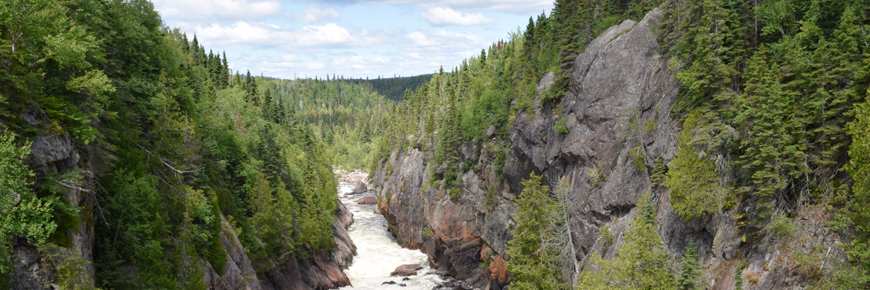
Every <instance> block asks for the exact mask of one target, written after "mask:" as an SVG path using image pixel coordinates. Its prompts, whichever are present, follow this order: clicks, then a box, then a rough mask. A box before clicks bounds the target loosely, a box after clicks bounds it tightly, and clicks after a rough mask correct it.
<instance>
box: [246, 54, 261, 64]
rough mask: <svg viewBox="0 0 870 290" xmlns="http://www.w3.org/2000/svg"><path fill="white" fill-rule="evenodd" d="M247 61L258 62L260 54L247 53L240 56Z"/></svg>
mask: <svg viewBox="0 0 870 290" xmlns="http://www.w3.org/2000/svg"><path fill="white" fill-rule="evenodd" d="M242 59H244V60H245V61H247V62H258V61H260V56H259V55H256V54H249V55H248V56H246V57H244V58H242Z"/></svg>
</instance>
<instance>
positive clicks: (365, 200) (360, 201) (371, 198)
mask: <svg viewBox="0 0 870 290" xmlns="http://www.w3.org/2000/svg"><path fill="white" fill-rule="evenodd" d="M356 203H358V204H377V203H378V200H377V199H376V198H375V197H374V196H366V197H363V198H360V199H357V200H356Z"/></svg>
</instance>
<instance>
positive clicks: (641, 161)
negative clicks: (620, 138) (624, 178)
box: [628, 144, 647, 171]
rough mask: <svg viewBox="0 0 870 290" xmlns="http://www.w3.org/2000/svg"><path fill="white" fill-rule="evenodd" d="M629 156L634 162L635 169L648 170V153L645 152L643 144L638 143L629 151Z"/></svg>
mask: <svg viewBox="0 0 870 290" xmlns="http://www.w3.org/2000/svg"><path fill="white" fill-rule="evenodd" d="M628 158H631V162H632V164H634V169H636V170H639V171H646V161H645V160H646V158H647V155H646V153H644V152H643V146H642V145H640V144H638V145H637V146H635V147H634V148H632V149H631V150H629V151H628Z"/></svg>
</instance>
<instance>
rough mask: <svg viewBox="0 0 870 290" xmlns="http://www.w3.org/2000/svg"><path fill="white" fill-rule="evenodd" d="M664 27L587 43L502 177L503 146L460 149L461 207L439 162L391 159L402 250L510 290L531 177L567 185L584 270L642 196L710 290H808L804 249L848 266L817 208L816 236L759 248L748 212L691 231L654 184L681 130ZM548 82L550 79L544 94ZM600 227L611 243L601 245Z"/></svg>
mask: <svg viewBox="0 0 870 290" xmlns="http://www.w3.org/2000/svg"><path fill="white" fill-rule="evenodd" d="M661 18H662V13H661V11H659V10H658V9H656V10H653V11H651V12H650V13H649V14H647V15H646V17H644V19H643V20H641V21H639V22H635V21H631V20H627V21H625V22H623V23H621V24H619V25H616V26H613V27H610V28H609V29H607V30H606V31H604V32H603V33H601V35H599V36H598V37H597V38H596V39H594V40H593V41H592V42H591V43H589V45H588V46H587V47H586V49H585V51H584V52H583V53H582V54H580V55H578V56H577V58H576V59H575V61H574V64H573V69H572V71H571V82H570V85H569V89H568V91H567V92H566V94H565V96H564V97H563V98H561V99H559V100H557V101H555V102H554V101H552V100H550V101H542V100H541V98H540V97H539V98H537V99H536V100H535V104H534V105H533V106H532V107H531V108H529V109H527V110H524V111H521V112H519V113H518V114H517V116H516V119H515V121H514V122H513V123H512V124H511V125H510V128H509V141H510V144H512V145H511V147H510V152H509V153H508V154H507V160H506V162H505V164H504V169H503V173H502V174H498V173H496V172H495V168H496V165H495V162H494V160H495V158H494V153H492V152H495V150H497V149H495V148H494V147H496V146H493V145H491V144H492V143H495V142H500V140H498V139H497V138H495V137H493V138H491V140H487V142H481V143H482V144H473V143H471V142H469V143H467V144H465V145H464V146H462V150H461V156H462V161H465V162H467V161H473V162H477V163H476V166H475V167H476V170H468V171H466V172H463V173H462V174H461V184H462V191H461V193H460V194H459V196H458V197H456V198H450V197H449V196H448V194H447V192H448V190H447V189H446V188H444V186H442V185H440V183H435V184H431V183H430V180H429V179H430V172H434V173H437V172H439V167H441V164H433V163H431V160H429V158H428V156H427V155H426V154H425V153H423V152H421V151H419V150H418V149H415V148H410V149H407V150H405V151H397V150H393V151H392V152H391V154H390V156H389V159H388V160H387V161H386V162H389V165H390V166H389V167H390V168H391V169H392V170H391V171H390V172H389V173H388V172H386V171H385V170H384V168H381V169H379V170H378V171H376V172H375V174H374V178H373V184H372V188H374V190H375V191H376V192H377V195H378V198H379V200H380V203H379V210H380V211H381V212H382V213H383V214H384V216H385V217H386V218H387V221H388V222H389V225H390V229H391V231H392V232H393V233H395V234H396V236H397V237H398V240H399V242H400V243H402V244H403V245H404V246H405V247H408V248H421V249H422V250H423V251H425V252H426V253H427V254H428V256H429V262H430V264H431V265H432V266H433V268H435V269H437V270H438V271H441V272H443V273H446V274H448V275H450V276H453V277H455V278H457V279H465V284H466V285H474V286H476V287H480V288H482V289H483V288H488V289H501V288H503V287H504V286H505V285H507V284H509V280H510V274H509V273H507V271H506V267H505V262H506V261H507V260H509V259H510V257H508V256H507V255H506V254H505V250H506V249H507V248H508V241H509V240H510V239H511V238H512V236H511V234H510V229H511V228H512V227H513V225H514V224H515V222H514V220H513V217H512V215H513V214H514V213H515V212H516V208H515V205H514V203H513V200H514V198H515V197H516V195H517V194H518V193H520V192H521V191H522V189H523V188H522V184H521V181H522V180H524V179H526V178H528V177H529V175H530V173H532V172H535V173H537V174H542V175H543V176H544V180H545V182H546V183H547V184H548V185H550V187H551V188H555V187H557V186H559V184H560V183H562V182H564V183H565V184H566V185H567V188H566V189H567V191H568V195H569V200H570V201H572V202H571V203H570V204H569V206H570V210H569V211H570V213H569V214H570V235H571V240H572V242H573V250H574V258H575V260H576V262H577V264H578V265H582V264H585V263H587V261H588V259H589V257H590V254H592V253H593V252H597V253H598V254H600V255H602V256H603V257H604V258H606V259H611V258H613V257H614V256H615V255H616V252H617V250H618V249H619V248H620V247H621V246H622V245H623V238H624V235H625V233H626V232H627V230H628V228H629V225H630V224H631V222H632V221H633V220H634V219H635V218H636V216H637V214H638V211H639V207H638V206H637V202H638V199H639V198H640V196H641V195H643V194H644V193H646V192H650V193H651V194H652V196H653V198H652V200H653V201H654V203H655V204H654V206H655V208H656V212H657V224H658V233H659V234H660V235H661V237H662V239H663V241H664V243H665V244H666V248H667V250H668V252H669V253H670V254H671V255H672V256H674V257H681V256H682V255H683V253H684V252H685V250H686V247H687V245H688V243H689V240H694V242H695V244H696V245H697V251H698V253H699V255H700V259H701V264H703V265H705V267H704V279H705V280H706V281H707V282H708V283H709V284H710V285H715V286H714V288H713V289H734V285H735V281H736V280H737V279H735V277H737V276H738V275H739V276H746V275H750V276H751V277H752V279H748V280H747V281H750V280H751V282H747V284H744V287H745V288H751V289H774V288H781V287H786V288H791V287H801V286H800V285H805V284H800V283H805V281H804V282H801V280H800V277H801V276H800V274H799V273H797V272H796V271H798V270H795V269H796V268H797V267H798V266H795V265H797V264H798V263H796V262H795V261H794V260H792V259H791V258H790V255H792V254H793V253H797V252H799V251H810V252H813V253H814V254H813V255H815V256H819V255H821V256H825V257H828V258H831V259H834V260H840V261H843V259H844V258H843V257H844V256H843V254H842V250H840V249H839V248H838V247H837V246H836V239H837V237H836V235H835V234H833V233H832V232H831V231H830V230H829V229H827V228H826V227H825V226H824V222H819V219H817V218H812V217H813V216H816V215H821V213H820V212H821V211H822V210H821V209H818V210H816V211H813V210H810V209H806V210H803V211H801V212H799V213H798V214H797V217H796V218H795V221H797V223H798V224H799V225H800V226H801V227H802V231H805V232H808V233H811V235H807V237H808V238H806V239H801V241H800V242H799V243H798V244H797V245H791V246H787V245H786V243H784V242H782V241H780V240H777V239H774V238H772V237H766V238H765V239H764V241H756V242H755V243H753V244H747V243H746V242H745V241H744V240H742V239H741V237H740V234H739V233H740V230H738V221H737V220H735V219H734V218H733V216H735V214H736V213H737V210H738V209H739V208H740V207H741V206H744V207H746V206H749V205H737V206H735V207H733V208H732V209H730V211H729V212H723V213H720V214H715V215H711V216H708V217H706V218H703V219H696V220H693V221H692V222H687V221H686V220H685V219H683V218H682V217H680V216H679V215H677V214H675V213H674V210H673V209H672V208H671V205H670V192H669V191H668V190H667V189H664V188H663V187H655V186H654V184H653V182H652V180H651V176H652V175H653V170H654V169H655V164H656V161H657V160H660V161H661V164H662V165H663V166H667V165H668V164H669V163H670V162H671V161H672V160H673V159H674V158H675V156H676V153H677V151H678V150H679V147H678V142H677V137H678V136H679V134H680V130H681V127H680V125H679V118H678V116H674V114H672V112H671V107H672V106H673V104H674V102H675V98H676V96H677V93H678V89H679V87H680V84H679V83H678V81H677V80H676V79H675V78H674V76H675V72H674V71H671V70H669V69H668V62H669V59H668V58H666V57H664V56H662V55H661V53H660V51H659V45H658V42H657V39H656V35H655V33H653V31H652V30H653V29H654V28H655V27H656V24H657V23H658V21H659V20H660V19H661ZM552 83H553V75H552V74H548V75H547V76H545V77H544V78H543V79H541V81H540V83H539V86H538V92H539V93H540V92H543V91H544V90H545V89H547V87H548V86H549V85H550V84H552ZM557 108H559V109H561V110H556V109H557ZM555 112H561V115H555ZM559 120H563V121H565V127H566V128H567V131H568V132H567V134H563V133H561V132H559V131H557V130H556V129H555V128H554V127H555V126H554V125H555V124H556V121H559ZM489 131H492V130H489ZM488 136H489V135H488ZM632 152H633V153H634V154H632ZM383 167H386V166H383ZM604 227H607V228H608V230H609V232H610V233H612V235H613V237H614V238H613V239H612V242H611V241H608V242H605V241H604V239H601V235H600V231H601V229H602V228H604ZM757 245H763V246H757ZM813 245H814V246H813ZM823 252H824V253H823ZM820 253H821V254H820ZM825 253H827V254H825ZM738 261H742V262H738ZM741 263H745V267H742V266H738V265H739V264H741ZM480 265H486V267H480ZM738 267H742V268H738ZM741 269H742V272H739V273H737V272H736V271H738V270H741Z"/></svg>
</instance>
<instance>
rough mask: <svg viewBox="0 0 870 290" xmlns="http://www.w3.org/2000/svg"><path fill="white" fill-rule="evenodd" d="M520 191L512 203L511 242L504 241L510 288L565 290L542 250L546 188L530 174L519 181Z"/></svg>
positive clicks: (551, 262)
mask: <svg viewBox="0 0 870 290" xmlns="http://www.w3.org/2000/svg"><path fill="white" fill-rule="evenodd" d="M522 184H523V191H522V192H521V193H520V194H519V195H518V199H517V200H516V204H517V213H516V214H515V215H514V220H516V221H517V225H516V227H514V228H513V229H511V235H513V239H511V240H510V241H508V244H509V245H510V249H508V250H507V254H508V255H510V260H509V261H508V262H507V270H508V271H509V272H510V273H511V275H513V279H512V280H511V288H517V289H566V288H570V287H568V286H567V285H565V284H563V283H561V282H560V281H559V279H560V277H559V274H558V269H555V267H552V264H553V260H552V259H553V257H552V256H550V254H549V252H550V251H547V250H546V249H545V248H544V247H545V245H544V235H545V234H546V233H545V232H546V231H547V228H548V226H549V225H548V218H549V216H550V215H551V214H553V213H552V212H550V210H549V209H550V207H548V206H547V205H548V200H549V198H548V197H547V194H548V191H549V187H548V186H546V185H542V184H541V176H540V175H536V174H535V173H532V174H531V175H530V176H529V178H528V179H526V180H523V182H522Z"/></svg>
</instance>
